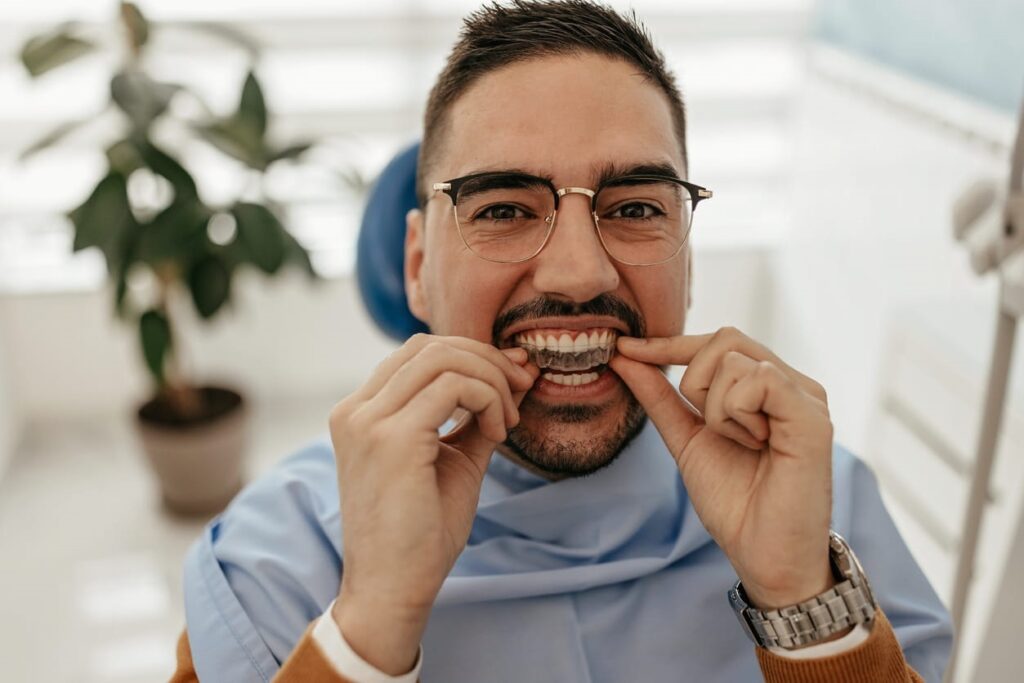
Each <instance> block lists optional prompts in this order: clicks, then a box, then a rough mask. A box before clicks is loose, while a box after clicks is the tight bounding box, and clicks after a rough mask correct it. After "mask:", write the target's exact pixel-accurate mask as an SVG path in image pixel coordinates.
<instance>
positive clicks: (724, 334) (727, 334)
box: [715, 325, 743, 341]
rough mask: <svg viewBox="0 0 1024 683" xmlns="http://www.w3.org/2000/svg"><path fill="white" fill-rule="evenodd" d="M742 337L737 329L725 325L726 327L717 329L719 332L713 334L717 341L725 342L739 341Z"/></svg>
mask: <svg viewBox="0 0 1024 683" xmlns="http://www.w3.org/2000/svg"><path fill="white" fill-rule="evenodd" d="M742 336H743V333H742V332H740V331H739V329H738V328H736V327H733V326H732V325H727V326H726V327H722V328H719V330H718V331H717V332H715V337H716V338H717V339H721V340H726V341H730V340H735V339H739V338H740V337H742Z"/></svg>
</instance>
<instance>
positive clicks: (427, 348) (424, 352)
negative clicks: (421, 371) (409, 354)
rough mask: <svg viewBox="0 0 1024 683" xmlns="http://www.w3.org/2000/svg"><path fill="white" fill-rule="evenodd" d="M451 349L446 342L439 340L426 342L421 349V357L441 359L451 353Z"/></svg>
mask: <svg viewBox="0 0 1024 683" xmlns="http://www.w3.org/2000/svg"><path fill="white" fill-rule="evenodd" d="M450 351H451V348H450V347H449V346H448V345H447V344H445V343H444V342H441V341H438V340H437V339H431V340H430V341H428V342H425V343H424V345H423V346H422V347H421V348H420V352H419V355H420V356H421V357H422V358H435V357H436V358H440V357H442V356H445V355H447V354H448V353H450Z"/></svg>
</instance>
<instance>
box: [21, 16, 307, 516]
mask: <svg viewBox="0 0 1024 683" xmlns="http://www.w3.org/2000/svg"><path fill="white" fill-rule="evenodd" d="M119 9H120V13H119V19H118V21H117V24H118V25H119V27H120V29H122V30H121V31H120V33H121V34H122V35H123V38H124V41H123V43H121V44H120V45H119V46H115V47H121V48H122V50H121V51H122V53H123V59H122V60H120V61H121V65H120V67H119V68H118V69H117V70H116V73H114V74H113V75H112V78H111V80H110V103H109V104H108V105H107V109H108V110H113V111H116V112H118V116H119V118H120V127H121V134H120V135H119V136H118V137H117V139H114V140H112V141H110V142H109V144H107V146H106V147H105V155H106V162H107V164H106V165H107V168H106V172H105V173H104V174H103V176H102V178H101V179H100V180H99V181H98V182H97V184H96V186H95V188H94V189H93V190H92V192H91V193H90V194H89V196H88V197H87V198H86V199H85V200H84V201H83V202H82V203H81V205H79V206H78V207H76V208H74V209H73V210H71V211H70V212H69V213H68V214H67V215H68V218H69V219H70V221H71V223H72V224H73V226H74V247H73V248H74V250H75V251H79V250H82V249H89V248H96V249H99V250H100V251H101V252H102V253H103V256H104V259H105V262H106V267H107V273H108V277H109V280H110V282H111V284H112V289H113V298H114V302H113V303H114V309H115V311H116V314H117V316H118V317H119V318H121V319H122V320H123V321H125V322H127V323H129V324H132V325H134V326H135V328H136V329H137V335H138V340H139V343H140V345H141V358H142V359H144V364H145V368H146V370H147V371H148V373H149V375H150V376H151V378H152V386H153V391H152V395H151V396H150V397H149V398H148V400H146V401H145V402H144V403H143V404H142V405H141V406H139V407H138V410H137V411H136V417H137V419H136V424H137V426H138V432H139V434H140V436H141V441H142V444H143V448H144V450H145V452H146V453H147V455H148V456H149V460H150V462H151V463H152V465H153V469H154V471H155V473H156V475H157V479H158V480H159V483H160V489H161V492H162V496H163V500H164V502H165V504H166V505H167V507H168V508H170V509H171V510H173V511H176V512H180V513H197V514H209V513H212V512H216V511H218V510H220V509H221V508H222V507H223V506H224V505H225V504H226V503H227V502H228V501H229V500H230V499H231V498H232V497H233V496H234V494H235V493H236V492H237V491H238V489H239V488H240V487H241V485H242V480H243V475H242V471H243V452H244V450H245V435H246V407H245V406H246V401H245V400H244V399H243V397H242V395H241V394H240V393H239V392H238V391H237V390H234V389H231V388H229V387H220V386H203V385H201V384H199V383H198V382H197V381H195V380H194V379H193V378H191V377H189V376H187V373H186V372H185V371H184V369H183V364H182V362H181V358H180V351H181V344H180V343H179V341H178V337H177V334H178V331H179V329H180V325H179V323H180V320H179V316H180V311H181V310H182V307H183V306H187V305H188V302H189V301H190V302H191V305H192V307H193V308H194V310H195V311H196V313H197V314H198V317H199V319H201V320H210V319H212V318H213V317H215V316H216V315H217V314H218V313H220V312H221V311H223V310H224V308H225V306H226V305H227V304H228V303H229V301H230V299H231V293H232V282H233V279H234V277H235V275H236V274H237V273H238V272H240V271H241V270H242V269H245V268H255V269H257V270H259V271H262V272H263V273H266V274H267V275H274V274H276V273H278V272H279V271H281V269H282V268H283V267H284V266H285V265H287V264H296V265H298V266H299V267H300V268H302V269H304V270H305V271H306V272H307V273H308V274H309V276H310V277H311V278H314V279H315V277H316V275H315V272H314V270H313V268H312V265H311V263H310V259H309V255H308V253H307V251H306V250H305V249H304V248H303V247H302V246H301V245H300V244H299V243H298V242H297V241H296V240H295V239H294V238H293V237H292V235H290V234H289V232H288V231H287V230H286V229H285V228H284V226H283V225H282V222H281V219H280V218H279V216H280V215H281V213H282V212H281V209H280V207H278V206H276V205H275V204H274V203H273V202H271V201H270V200H269V199H268V198H267V196H266V193H265V192H264V191H263V190H262V183H260V182H258V181H260V180H262V177H263V174H265V173H266V171H267V169H268V168H269V167H270V166H271V165H273V164H276V163H279V162H283V161H287V160H294V159H296V158H297V157H299V156H301V155H302V154H303V153H304V152H305V151H306V150H307V149H308V148H309V147H310V143H308V142H304V143H301V144H295V145H290V146H286V147H281V146H276V145H274V144H272V143H271V142H270V141H269V140H268V138H267V135H266V132H267V118H268V114H267V110H266V106H265V103H264V98H263V94H262V90H261V88H260V84H259V81H258V80H257V77H256V74H255V72H254V70H253V69H252V67H250V69H249V72H248V74H247V75H246V76H245V79H244V83H243V84H242V87H241V96H240V98H239V101H238V105H237V107H236V108H235V110H234V111H233V112H232V113H231V114H229V115H227V116H216V115H214V114H213V113H212V112H210V109H209V107H206V106H205V105H204V104H203V103H202V101H201V99H200V98H199V97H198V96H197V95H196V94H195V93H194V92H192V91H191V90H190V89H188V88H187V87H186V86H184V85H181V84H176V83H168V82H163V81H160V80H157V79H156V78H154V77H152V76H151V75H150V74H149V73H148V72H147V60H146V48H147V45H149V44H150V42H151V37H152V36H151V33H152V31H153V30H156V27H153V26H151V25H150V24H149V22H148V21H147V20H146V18H145V17H144V16H143V14H142V12H141V11H140V10H139V8H138V7H137V6H136V5H134V4H132V3H129V2H121V3H120V7H119ZM200 28H204V30H211V27H209V26H207V27H200ZM221 31H222V32H223V33H224V34H225V35H227V36H228V37H230V38H232V39H233V40H236V41H240V43H241V44H242V45H243V47H245V49H246V50H248V51H249V53H250V55H251V56H252V57H253V59H254V58H255V56H256V54H257V50H256V48H255V46H254V45H253V44H252V43H250V42H249V41H247V40H246V39H245V37H244V36H240V35H237V34H234V33H231V32H227V31H223V30H221ZM101 47H102V42H101V41H99V40H96V39H94V38H90V37H88V36H86V35H85V34H84V29H83V27H81V26H78V25H75V24H63V25H61V26H59V27H57V28H55V29H53V30H51V31H49V32H47V33H45V34H43V35H39V36H36V37H33V38H31V39H30V40H28V42H27V43H26V44H25V45H24V48H23V49H22V52H21V60H22V63H23V64H24V66H25V68H26V69H27V70H28V72H29V73H30V74H31V75H32V76H33V77H37V76H40V75H42V74H44V73H47V72H49V71H51V70H52V69H55V68H57V67H59V66H61V65H63V64H66V63H68V62H71V61H73V60H75V59H77V58H79V57H81V56H82V55H85V54H88V53H90V52H92V51H94V50H97V49H100V48H101ZM108 47H109V46H108ZM176 98H186V99H188V100H190V101H191V103H192V104H193V105H198V106H197V107H196V106H194V107H193V109H198V111H200V112H202V114H201V115H200V116H192V117H186V116H185V115H183V114H180V113H175V111H174V110H175V107H173V106H172V102H173V101H174V100H175V99H176ZM179 109H180V107H179ZM92 118H95V117H92ZM87 122H88V119H86V120H83V121H81V122H75V123H71V124H65V125H63V126H61V127H60V128H58V129H57V130H55V131H53V132H52V133H50V134H49V135H47V136H45V137H44V138H42V139H41V140H40V141H39V142H37V143H35V144H34V145H32V146H31V147H29V148H28V149H27V150H26V151H25V152H24V153H23V155H22V156H23V157H25V156H28V155H31V154H34V153H35V152H37V151H39V150H41V149H43V148H45V147H48V146H50V145H52V144H54V143H55V142H57V141H58V140H59V139H61V138H62V137H64V136H65V135H67V134H68V133H69V132H70V131H71V130H72V129H74V128H75V127H77V126H79V125H82V124H84V123H87ZM168 131H170V133H173V135H171V134H170V133H168ZM161 135H164V137H169V138H171V139H175V140H180V139H181V137H182V136H183V135H187V136H195V137H197V138H198V139H201V140H203V141H205V142H206V143H209V144H211V145H213V146H214V147H215V148H216V149H218V150H220V152H223V153H224V154H227V155H228V156H230V157H231V158H233V159H235V160H237V161H240V162H242V164H244V165H245V166H246V167H247V168H248V169H251V173H252V174H253V178H254V180H255V181H257V182H256V183H255V186H256V187H257V189H256V190H255V192H254V194H255V197H254V196H252V194H253V192H252V188H250V192H249V193H248V194H247V195H246V196H245V198H244V199H243V198H238V199H236V200H233V201H231V202H229V203H227V204H222V205H213V204H211V203H209V202H208V201H206V200H204V198H203V194H202V193H201V192H200V188H199V187H198V186H197V183H196V180H195V178H194V177H193V175H192V174H191V173H190V172H189V171H188V170H187V169H186V168H185V166H184V165H183V164H182V162H181V161H180V160H179V159H178V158H176V156H175V154H174V153H172V151H171V149H170V146H169V144H167V143H162V142H160V141H159V140H160V139H161ZM175 135H176V136H177V137H174V136H175ZM140 279H142V280H148V282H150V283H151V286H150V287H149V290H150V295H149V296H148V297H139V296H138V295H137V294H136V293H135V289H136V288H133V287H130V286H129V284H130V282H133V281H135V282H137V281H139V280H140ZM140 298H141V300H140Z"/></svg>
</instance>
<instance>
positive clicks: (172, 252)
mask: <svg viewBox="0 0 1024 683" xmlns="http://www.w3.org/2000/svg"><path fill="white" fill-rule="evenodd" d="M209 220H210V210H209V209H208V208H206V206H204V205H203V204H202V203H201V202H199V201H198V200H197V199H195V198H192V199H183V200H178V201H174V202H172V203H171V204H170V206H168V207H167V208H165V209H164V210H163V211H161V212H160V213H158V214H157V215H156V216H154V217H153V220H151V221H150V222H148V223H146V224H145V225H142V226H141V227H140V228H139V230H138V246H137V248H136V250H135V257H136V258H137V259H138V260H140V261H143V262H145V263H148V264H150V265H151V266H153V267H156V266H158V265H159V264H160V263H162V262H164V261H176V262H178V263H180V264H182V265H183V267H187V266H188V265H189V264H191V263H193V262H195V261H197V260H198V259H200V258H202V257H203V256H204V255H205V254H206V250H207V247H208V243H209V241H208V240H207V238H206V224H207V222H209Z"/></svg>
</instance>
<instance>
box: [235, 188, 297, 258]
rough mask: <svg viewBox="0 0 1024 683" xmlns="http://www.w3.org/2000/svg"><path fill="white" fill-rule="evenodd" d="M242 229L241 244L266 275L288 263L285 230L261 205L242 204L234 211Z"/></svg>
mask: <svg viewBox="0 0 1024 683" xmlns="http://www.w3.org/2000/svg"><path fill="white" fill-rule="evenodd" d="M231 213H232V214H233V215H234V217H235V222H236V223H237V225H238V243H239V245H240V247H241V248H242V249H243V250H244V254H245V256H247V257H248V260H249V261H250V262H251V263H253V264H255V266H256V267H257V268H259V269H260V270H262V271H263V272H264V273H267V274H273V273H276V272H277V271H278V270H279V269H280V268H281V265H282V264H283V263H284V259H285V247H286V242H285V236H286V235H287V233H286V232H285V229H284V226H282V225H281V222H280V221H279V220H277V216H275V215H274V214H273V212H272V211H270V209H268V208H267V207H265V206H263V205H261V204H249V203H246V202H239V203H237V204H235V205H234V206H233V207H231Z"/></svg>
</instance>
